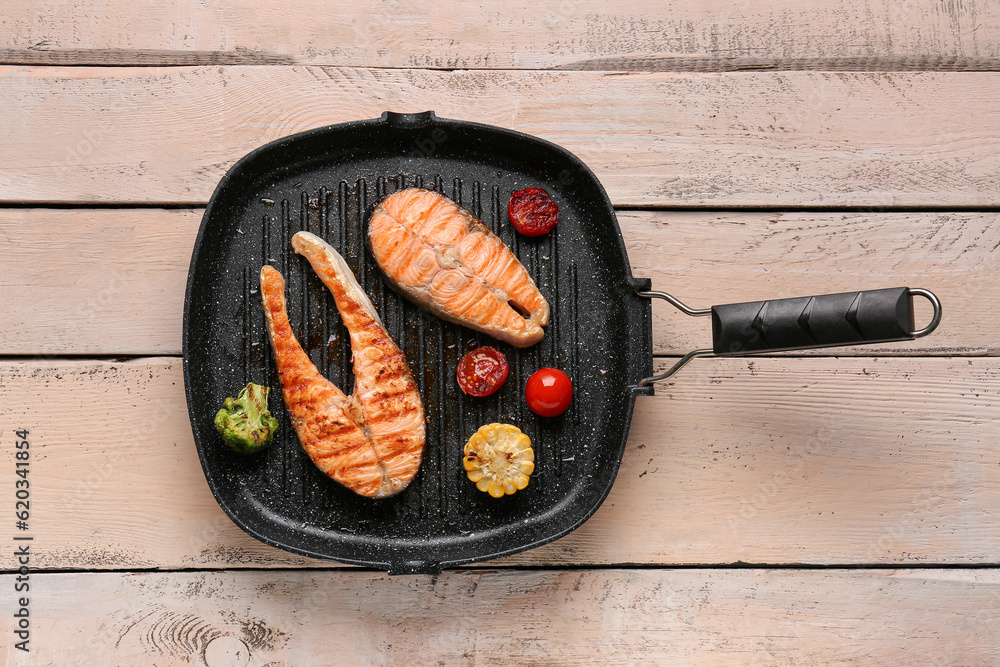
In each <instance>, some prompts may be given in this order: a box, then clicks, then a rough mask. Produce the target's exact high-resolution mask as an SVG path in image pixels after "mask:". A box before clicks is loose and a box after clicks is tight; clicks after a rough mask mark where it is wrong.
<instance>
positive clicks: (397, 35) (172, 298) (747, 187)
mask: <svg viewBox="0 0 1000 667" xmlns="http://www.w3.org/2000/svg"><path fill="white" fill-rule="evenodd" d="M163 5H164V6H160V7H142V6H138V5H136V4H135V3H127V2H102V3H95V4H94V5H93V6H92V7H85V6H84V3H78V4H76V5H69V4H68V3H60V2H57V1H55V0H5V2H4V3H3V7H2V10H0V61H2V62H3V63H4V66H3V67H2V69H0V158H2V160H0V199H2V204H3V206H2V208H0V238H2V239H3V248H4V261H3V268H2V269H0V276H2V279H0V290H2V293H0V302H2V304H3V306H2V314H3V317H2V318H0V353H2V354H3V355H4V357H3V358H2V359H0V429H2V430H0V452H2V455H0V489H2V493H0V495H2V496H3V497H4V498H5V500H4V503H5V505H4V507H6V508H7V509H6V510H5V517H6V518H5V519H4V521H3V522H2V524H0V525H2V529H0V540H6V543H7V546H6V547H4V548H3V549H2V550H0V551H2V553H3V556H2V558H0V566H2V567H3V569H4V574H2V575H0V591H2V594H0V600H2V603H0V609H2V610H3V611H2V614H0V616H2V617H3V619H4V620H3V622H2V623H0V645H2V646H3V660H2V661H3V664H7V665H28V664H31V665H178V664H181V665H183V664H195V665H200V664H208V665H211V666H212V667H217V666H219V665H230V664H233V665H248V664H249V665H334V664H336V665H363V664H389V665H415V664H435V665H436V664H468V665H511V664H532V665H534V664H560V665H562V664H575V665H589V664H595V663H597V662H598V661H600V662H601V663H603V664H608V665H635V664H650V665H694V664H698V665H701V664H705V665H737V664H740V665H742V664H753V665H757V664H760V665H834V664H845V665H855V664H880V665H910V664H924V665H928V664H929V665H994V664H998V662H1000V648H998V645H1000V569H997V568H998V562H1000V514H998V513H1000V451H998V442H1000V420H998V418H1000V363H998V361H997V357H996V356H995V355H996V352H997V350H998V349H1000V346H998V342H1000V336H998V334H997V326H996V322H995V318H994V317H993V315H992V314H993V313H994V312H996V311H997V310H998V307H1000V290H998V288H997V278H998V275H1000V271H998V269H1000V262H998V253H997V249H998V248H1000V218H998V211H1000V113H998V111H997V99H998V97H1000V78H998V77H1000V74H997V73H996V72H995V71H994V70H996V69H997V68H998V66H1000V5H998V4H997V3H996V2H993V1H990V0H964V1H963V2H949V3H943V2H939V1H937V0H766V1H765V0H760V1H756V0H745V1H743V2H732V0H725V1H723V0H679V1H677V2H672V3H663V2H653V1H649V0H621V1H620V2H618V3H614V7H612V6H611V5H609V4H607V3H603V2H600V1H599V0H563V1H562V2H559V3H551V4H545V3H538V2H524V1H522V0H512V1H508V2H503V3H496V4H490V5H471V4H466V3H459V2H457V0H443V1H442V2H438V3H434V4H433V5H430V4H429V3H428V4H425V3H406V2H381V1H377V0H358V1H357V2H351V3H346V2H345V3H337V5H336V6H334V5H331V4H330V3H327V2H320V1H318V0H302V1H299V2H294V3H293V2H287V3H285V2H264V1H263V0H239V1H237V2H232V3H227V2H222V1H220V0H202V1H200V2H197V3H183V4H181V3H177V4H174V3H163ZM426 109H433V110H435V111H436V112H437V113H438V114H439V115H440V116H443V117H448V118H459V119H466V120H473V121H479V122H484V123H489V124H493V125H499V126H503V127H509V128H514V129H517V130H520V131H523V132H527V133H530V134H534V135H537V136H540V137H543V138H545V139H549V140H551V141H554V142H556V143H558V144H561V145H563V146H565V147H566V148H568V149H569V150H571V151H573V152H574V153H576V154H577V155H579V156H580V157H581V158H582V159H583V160H584V161H585V162H586V163H587V164H588V165H590V166H591V167H592V168H593V169H594V171H595V172H596V173H597V175H598V177H599V178H600V179H601V181H602V183H603V184H604V185H605V187H606V188H607V190H608V193H609V195H610V197H611V199H612V201H613V202H614V204H615V205H616V207H618V209H619V220H620V223H621V227H622V232H623V235H624V236H625V240H626V243H627V246H628V251H629V256H630V259H631V261H632V263H633V272H634V274H635V275H638V276H648V277H651V278H652V281H653V285H654V287H655V288H659V289H667V290H669V291H671V292H673V293H675V294H676V295H678V296H680V297H681V298H682V299H684V300H685V301H687V302H689V303H691V304H692V305H695V306H702V305H708V304H714V303H726V302H731V301H741V300H754V299H762V298H770V297H779V296H800V295H805V294H821V293H827V292H837V291H850V290H857V289H869V288H876V287H886V286H895V285H909V286H911V287H925V288H928V289H931V290H933V291H935V292H936V293H937V294H938V295H939V296H940V298H941V300H942V301H943V303H944V309H945V316H944V321H943V323H942V324H941V326H940V328H939V329H938V331H936V332H935V333H934V334H933V335H931V336H930V337H928V338H924V339H920V340H918V341H915V342H913V343H906V344H901V343H898V344H890V345H882V346H866V347H860V348H852V349H844V350H827V351H819V352H811V353H800V354H785V355H771V356H764V357H758V358H754V359H702V360H697V361H696V362H694V363H693V364H692V365H691V366H689V367H687V368H686V369H685V370H684V371H682V372H681V373H680V374H679V375H677V376H675V377H674V378H672V379H671V380H670V381H669V382H665V383H660V384H659V385H658V386H657V387H656V396H655V397H652V398H643V399H641V400H640V401H639V402H638V405H637V408H636V415H635V419H634V421H633V424H632V431H631V435H630V439H629V443H628V448H627V451H626V454H625V457H624V460H623V461H622V466H621V470H620V472H619V475H618V478H617V481H616V483H615V486H614V488H613V490H612V493H611V495H610V497H609V498H608V499H607V501H606V502H605V503H604V505H603V506H602V507H601V509H600V510H599V511H598V512H597V514H596V515H595V516H594V517H593V518H592V519H591V520H590V521H589V522H587V523H586V524H585V525H584V526H583V527H582V528H580V529H578V530H577V531H576V532H574V533H572V534H571V535H569V536H567V537H565V538H563V539H561V540H558V541H556V542H554V543H552V544H549V545H547V546H545V547H542V548H539V549H535V550H533V551H528V552H525V553H522V554H520V555H517V556H514V557H509V558H505V559H502V560H499V561H494V562H489V563H484V564H480V565H477V566H474V567H467V568H463V569H459V570H452V571H446V572H444V573H443V574H441V575H439V576H399V577H389V576H387V575H385V574H382V573H378V572H371V571H364V570H360V569H357V568H351V567H341V566H337V565H336V564H333V563H329V562H321V561H313V560H308V559H306V558H301V557H297V556H295V555H292V554H290V553H285V552H283V551H279V550H277V549H273V548H270V547H267V546H265V545H263V544H261V543H258V542H256V541H255V540H253V539H252V538H250V537H249V536H247V535H246V534H244V533H243V532H242V531H241V530H240V529H239V528H238V527H236V526H235V525H233V523H232V522H231V521H230V520H229V519H228V518H227V517H226V516H225V514H223V512H222V510H221V509H220V508H219V506H218V505H217V504H216V502H215V500H214V499H213V497H212V495H211V493H210V492H209V489H208V486H207V484H206V482H205V478H204V475H203V473H202V470H201V468H200V465H199V462H198V458H197V455H196V451H195V447H194V443H193V440H192V434H191V428H190V424H189V422H188V417H187V411H186V407H185V401H184V391H183V380H182V373H181V358H180V353H181V310H182V303H183V295H184V286H185V279H186V275H187V269H188V262H189V258H190V253H191V249H192V245H193V242H194V237H195V233H196V231H197V229H198V225H199V223H200V220H201V214H202V209H203V207H204V205H205V203H206V202H207V199H208V197H209V195H210V194H211V192H212V190H213V188H214V186H215V185H216V184H217V182H218V180H219V179H220V177H221V176H222V175H223V173H225V171H226V169H227V168H228V167H229V166H230V165H232V164H233V162H234V161H235V160H237V159H238V158H239V157H241V156H242V155H244V154H245V153H247V152H248V151H249V150H251V149H253V148H254V147H256V146H258V145H261V144H263V143H265V142H267V141H270V140H273V139H276V138H278V137H281V136H285V135H289V134H292V133H295V132H298V131H301V130H305V129H307V128H312V127H317V126H322V125H326V124H330V123H338V122H342V121H348V120H354V119H363V118H374V117H377V116H378V115H379V114H380V113H381V112H382V111H385V110H395V111H423V110H426ZM928 317H929V310H928V309H926V308H922V309H920V310H918V320H919V321H921V322H923V321H926V319H927V318H928ZM708 336H709V334H708V333H707V330H706V328H705V323H704V322H703V321H700V320H698V321H695V320H692V319H691V318H686V317H684V316H683V315H681V314H679V313H677V312H675V311H673V309H670V308H669V307H668V306H660V305H656V306H654V346H655V352H656V355H657V357H658V359H657V365H658V366H665V365H666V364H669V363H671V362H672V361H673V360H674V359H675V358H676V357H677V356H679V355H681V354H683V353H684V352H686V351H687V350H690V349H692V348H695V347H700V346H704V344H705V343H706V342H707V340H708ZM835 355H836V356H835ZM19 430H26V431H28V433H27V436H28V437H27V441H28V442H29V444H30V448H29V449H27V450H23V449H22V450H19V449H17V444H18V443H19V442H20V441H21V438H19V437H17V435H16V433H17V431H19ZM20 451H27V452H29V455H28V456H29V458H28V459H27V460H28V462H29V465H28V466H22V467H21V468H18V467H17V462H18V460H19V459H17V456H18V452H20ZM20 460H21V461H23V460H25V459H23V458H22V459H20ZM18 470H28V471H29V472H27V473H21V474H20V476H19V473H18ZM24 478H27V479H28V481H29V482H30V487H29V488H30V499H29V500H30V510H29V515H28V516H29V518H28V521H27V529H26V530H19V529H18V528H17V526H16V520H17V517H16V512H17V511H20V508H17V507H16V506H15V503H16V500H17V497H16V493H17V490H19V487H17V486H16V484H17V482H18V481H20V480H23V479H24ZM21 486H22V487H23V486H24V485H21ZM22 495H23V494H22ZM22 537H30V538H31V540H30V541H29V540H18V538H22ZM25 548H27V549H28V552H29V555H28V556H23V555H22V556H20V559H21V562H19V557H18V556H17V552H18V549H22V550H23V549H25ZM22 553H23V551H22ZM24 561H27V564H24V568H25V569H24V570H21V573H20V574H19V573H18V570H19V568H21V566H22V564H23V562H24ZM22 584H27V585H28V586H30V588H28V589H23V590H22V589H19V588H18V587H19V586H21V585H22ZM21 598H26V600H21ZM22 608H23V609H27V610H28V611H27V612H23V613H27V614H29V620H28V634H27V635H25V636H26V637H27V641H28V643H27V644H26V647H27V648H29V649H30V651H29V652H24V651H22V650H19V649H18V648H17V646H16V643H17V642H20V641H23V639H24V638H23V637H22V638H18V636H17V635H16V634H15V630H17V625H18V622H19V621H20V619H19V618H18V617H17V616H16V615H17V614H22V612H21V611H20V610H21V609H22Z"/></svg>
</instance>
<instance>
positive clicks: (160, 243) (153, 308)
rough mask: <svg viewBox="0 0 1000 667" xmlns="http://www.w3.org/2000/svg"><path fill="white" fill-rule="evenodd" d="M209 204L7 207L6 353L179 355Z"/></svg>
mask: <svg viewBox="0 0 1000 667" xmlns="http://www.w3.org/2000/svg"><path fill="white" fill-rule="evenodd" d="M201 214H202V211H190V210H163V209H124V210H123V209H111V210H108V209H85V210H62V209H6V210H2V211H0V237H2V238H3V239H4V244H5V247H7V248H8V249H9V253H8V256H7V261H6V266H5V268H4V271H3V279H2V280H0V301H2V302H3V304H4V307H3V308H4V310H3V312H4V317H3V323H2V324H0V339H2V340H3V343H2V353H4V354H19V355H36V354H180V351H181V322H182V319H183V310H184V291H185V286H186V284H187V273H188V265H189V264H190V262H191V250H192V248H193V247H194V240H195V237H196V235H197V233H198V226H199V225H200V224H201Z"/></svg>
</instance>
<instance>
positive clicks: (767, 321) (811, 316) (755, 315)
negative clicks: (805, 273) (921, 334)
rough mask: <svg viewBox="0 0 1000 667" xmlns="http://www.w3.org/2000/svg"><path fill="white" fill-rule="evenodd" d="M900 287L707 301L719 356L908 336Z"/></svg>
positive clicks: (904, 291)
mask: <svg viewBox="0 0 1000 667" xmlns="http://www.w3.org/2000/svg"><path fill="white" fill-rule="evenodd" d="M913 334H914V329H913V307H912V301H911V295H910V290H909V289H908V288H906V287H893V288H890V289H878V290H869V291H864V292H844V293H842V294H825V295H823V296H806V297H800V298H795V299H776V300H773V301H754V302H751V303H731V304H727V305H724V306H712V341H713V351H714V352H715V354H719V355H737V354H747V353H750V352H763V351H779V350H808V349H812V348H817V347H831V346H835V345H861V344H865V343H885V342H888V341H897V340H913V338H914V335H913Z"/></svg>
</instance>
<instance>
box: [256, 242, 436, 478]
mask: <svg viewBox="0 0 1000 667" xmlns="http://www.w3.org/2000/svg"><path fill="white" fill-rule="evenodd" d="M292 247H293V248H294V249H295V251H296V252H297V253H299V254H300V255H303V256H304V257H305V258H306V259H307V260H309V263H310V264H311V265H312V268H313V270H314V271H315V272H316V275H318V276H319V278H320V280H322V281H323V284H325V285H326V286H327V288H329V290H330V292H331V293H332V294H333V298H334V300H335V301H336V303H337V310H338V311H340V317H341V319H342V320H343V322H344V326H345V327H347V331H348V332H349V334H350V337H351V352H352V361H353V364H354V393H353V394H351V395H350V396H346V395H344V392H342V391H341V390H340V389H339V388H337V386H336V385H334V384H333V383H332V382H330V381H329V380H327V379H326V378H325V377H323V376H322V375H320V373H319V371H318V370H317V369H316V366H315V365H313V363H312V361H310V359H309V356H308V355H307V354H306V353H305V351H304V350H303V349H302V346H301V345H299V342H298V340H297V339H296V338H295V334H294V333H293V332H292V327H291V325H290V324H289V322H288V312H287V309H286V306H285V280H284V278H283V277H282V275H281V273H279V272H278V271H277V269H274V268H273V267H271V266H265V267H264V268H262V269H261V271H260V286H261V298H262V299H263V302H264V313H265V315H266V316H267V328H268V333H269V334H270V338H271V346H272V348H273V350H274V357H275V360H276V361H277V366H278V377H279V378H280V379H281V390H282V394H283V396H284V399H285V406H286V407H287V408H288V414H289V416H290V417H291V420H292V426H293V427H294V428H295V433H296V435H297V436H298V438H299V441H300V442H301V443H302V447H303V449H305V451H306V454H308V455H309V458H310V459H312V461H313V462H314V463H315V464H316V465H317V466H318V467H319V469H320V470H322V471H323V472H324V473H326V474H327V475H329V476H330V477H331V478H333V479H334V480H336V481H338V482H340V483H341V484H343V485H344V486H346V487H347V488H349V489H351V490H352V491H354V492H356V493H358V494H360V495H362V496H367V497H370V498H385V497H388V496H392V495H395V494H397V493H399V492H400V491H402V490H403V489H404V488H406V486H407V484H409V483H410V481H411V480H412V479H413V477H414V476H415V475H416V474H417V469H418V468H419V467H420V461H421V458H422V457H423V451H424V442H425V433H424V406H423V403H422V402H421V400H420V392H419V391H418V389H417V384H416V382H415V381H414V380H413V376H412V375H411V374H410V367H409V366H408V365H407V363H406V357H405V356H403V353H402V351H401V350H400V349H399V348H398V347H397V346H396V344H395V343H394V342H393V340H392V338H390V336H389V333H388V332H387V331H386V330H385V327H384V326H383V325H382V321H381V320H380V319H379V316H378V314H377V313H376V312H375V308H374V306H373V305H372V303H371V301H370V300H369V299H368V296H367V295H366V294H365V293H364V291H363V290H362V289H361V286H360V285H358V281H357V279H356V278H355V277H354V274H353V273H352V272H351V270H350V269H349V268H348V266H347V264H346V263H345V262H344V258H343V257H341V256H340V254H338V253H337V251H336V250H334V249H333V248H331V247H330V246H329V245H328V244H327V243H326V242H324V241H323V240H322V239H320V238H319V237H318V236H315V235H313V234H310V233H308V232H299V233H297V234H295V236H293V237H292Z"/></svg>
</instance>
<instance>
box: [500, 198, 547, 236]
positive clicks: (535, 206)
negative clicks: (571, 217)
mask: <svg viewBox="0 0 1000 667" xmlns="http://www.w3.org/2000/svg"><path fill="white" fill-rule="evenodd" d="M507 217H508V218H510V224H512V225H514V229H516V230H517V231H519V232H521V233H522V234H524V235H525V236H541V235H542V234H547V233H548V232H550V231H552V228H553V227H555V226H556V223H558V222H559V204H557V203H555V202H554V201H552V197H550V196H549V193H548V192H546V191H545V190H543V189H541V188H525V189H524V190H518V191H517V192H515V193H514V194H512V195H511V196H510V202H508V203H507Z"/></svg>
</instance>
